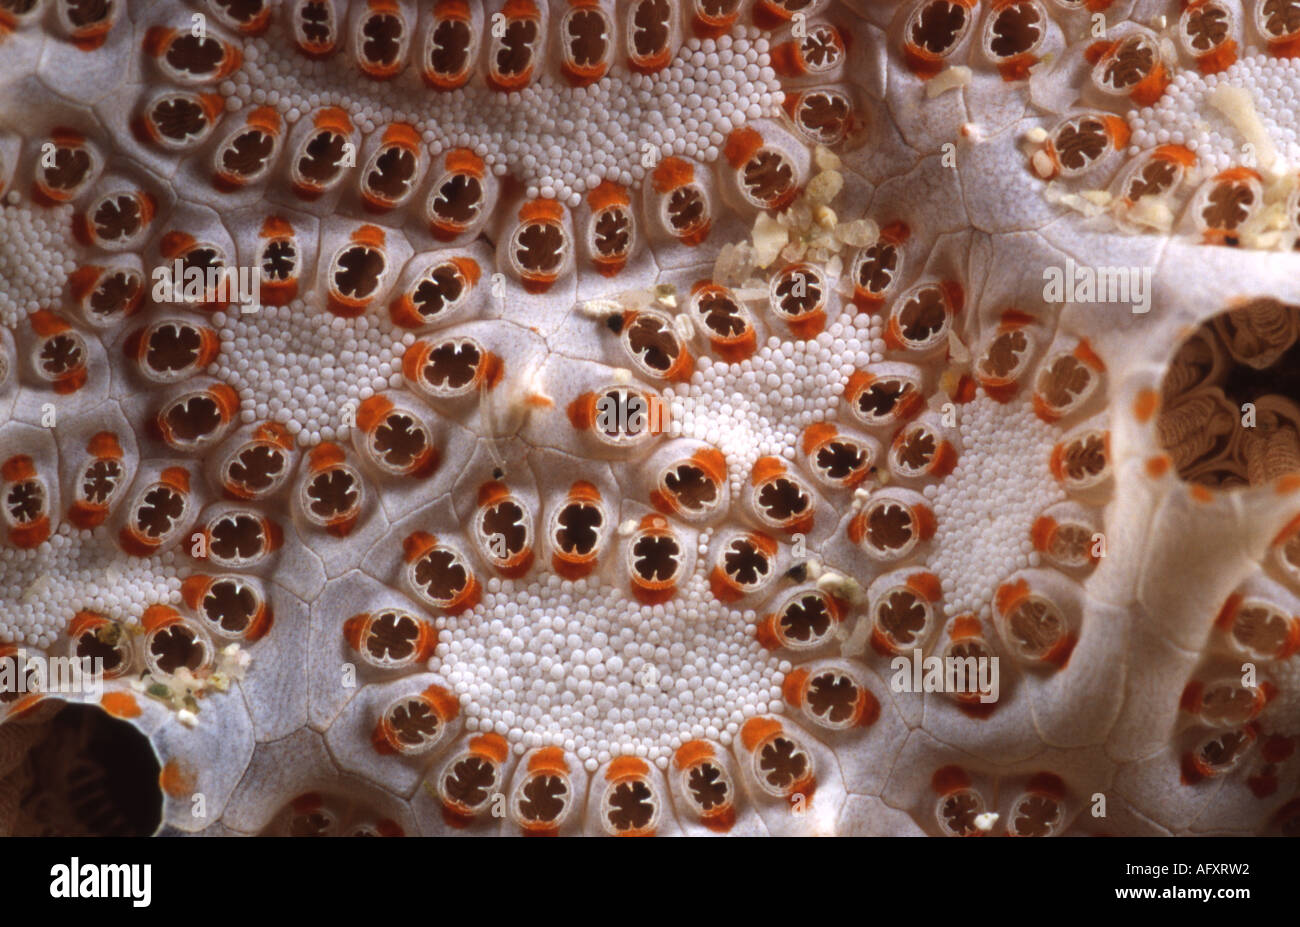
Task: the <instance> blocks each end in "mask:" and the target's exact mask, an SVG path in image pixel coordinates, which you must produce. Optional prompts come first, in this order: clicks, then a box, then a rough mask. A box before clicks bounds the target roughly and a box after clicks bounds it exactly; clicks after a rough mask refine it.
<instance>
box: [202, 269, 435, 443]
mask: <svg viewBox="0 0 1300 927" xmlns="http://www.w3.org/2000/svg"><path fill="white" fill-rule="evenodd" d="M320 302H321V300H319V299H313V298H311V296H310V294H308V298H306V299H295V300H293V301H292V302H291V303H289V304H288V305H287V306H279V307H276V306H263V307H260V308H259V309H258V311H256V312H241V311H240V310H239V309H231V310H229V311H228V312H225V313H217V314H216V315H214V316H213V322H214V324H215V325H216V326H217V328H218V330H219V331H220V333H221V353H220V355H219V356H218V357H217V359H216V360H215V361H214V362H213V363H212V364H211V365H210V366H209V368H208V372H209V373H210V374H212V375H213V376H215V377H218V378H219V379H221V380H222V381H224V382H226V383H229V384H230V385H231V386H233V387H234V388H235V391H236V392H238V393H239V399H240V416H241V418H242V420H243V421H244V422H263V421H267V420H271V421H276V422H280V423H281V424H283V425H284V426H285V428H286V429H288V431H289V433H290V434H292V435H295V436H296V437H297V440H298V443H299V444H302V445H305V446H310V445H315V444H319V443H320V442H321V441H334V440H341V439H344V438H346V437H347V434H348V431H349V425H348V422H349V421H350V420H351V416H350V415H349V414H348V413H346V412H345V409H346V408H347V407H349V406H350V407H351V413H352V414H355V412H356V407H357V406H358V405H359V404H360V403H361V402H362V400H365V399H368V398H370V397H371V396H373V395H374V394H375V393H376V392H379V391H382V390H385V389H388V388H390V387H397V386H400V385H401V383H402V354H403V352H404V351H405V349H406V346H407V345H409V344H412V343H413V342H414V341H415V337H414V336H413V335H411V334H410V333H409V332H407V333H403V332H401V331H400V330H397V329H395V327H394V326H393V324H392V322H391V321H390V320H389V319H388V317H387V315H386V314H384V313H382V312H376V313H367V314H365V315H362V316H360V317H359V318H356V319H343V318H340V317H338V316H334V315H331V314H330V313H329V312H326V311H325V310H324V309H322V308H321V306H320Z"/></svg>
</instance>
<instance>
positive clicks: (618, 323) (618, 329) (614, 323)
mask: <svg viewBox="0 0 1300 927" xmlns="http://www.w3.org/2000/svg"><path fill="white" fill-rule="evenodd" d="M605 327H606V328H608V329H609V330H610V331H612V332H613V333H614V334H616V335H618V334H621V333H622V331H623V317H622V316H621V315H607V316H605Z"/></svg>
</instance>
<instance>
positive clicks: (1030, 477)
mask: <svg viewBox="0 0 1300 927" xmlns="http://www.w3.org/2000/svg"><path fill="white" fill-rule="evenodd" d="M959 408H960V411H959V412H958V416H959V418H958V428H959V430H960V433H961V447H960V449H959V451H958V456H957V466H956V468H955V469H954V470H953V471H952V473H950V474H949V475H948V477H947V478H946V479H944V480H943V482H941V483H939V484H938V485H937V486H929V487H926V489H925V495H926V496H927V497H929V498H930V500H931V502H932V503H933V505H934V514H935V518H936V519H937V521H938V528H937V529H936V531H935V536H934V540H933V542H932V551H933V552H932V553H931V554H930V557H929V561H928V566H929V568H930V570H931V572H933V573H934V574H935V575H936V576H938V577H939V580H940V582H941V584H942V585H943V592H944V612H945V614H947V615H950V616H951V615H961V614H965V613H967V612H970V613H974V614H976V615H982V614H985V613H986V612H987V610H988V608H989V603H990V601H992V598H993V593H994V591H995V590H996V589H997V586H998V584H999V583H1001V582H1002V581H1003V580H1005V579H1006V578H1007V577H1008V576H1010V575H1011V574H1012V573H1014V572H1015V571H1016V570H1020V569H1023V568H1025V567H1027V566H1031V565H1037V563H1038V554H1037V552H1035V551H1034V549H1033V544H1032V543H1031V541H1030V536H1029V532H1030V528H1031V527H1032V526H1033V524H1034V520H1035V519H1036V518H1037V517H1038V516H1039V515H1040V514H1041V513H1042V512H1043V510H1044V509H1046V508H1047V507H1048V506H1050V505H1053V504H1055V503H1056V502H1059V501H1061V500H1062V499H1064V498H1065V493H1064V492H1063V491H1062V490H1061V488H1060V486H1059V484H1058V483H1057V482H1056V480H1055V479H1054V478H1053V477H1052V473H1051V470H1050V469H1048V462H1049V459H1050V456H1051V453H1052V445H1053V444H1054V443H1055V441H1056V440H1057V439H1058V438H1059V437H1060V434H1059V430H1058V429H1056V428H1054V427H1052V426H1051V425H1048V424H1046V423H1044V422H1042V421H1041V420H1040V419H1039V418H1038V417H1037V416H1036V415H1034V412H1033V408H1032V406H1031V405H1030V403H1029V401H1028V400H1025V399H1017V400H1016V401H1014V402H1011V403H1008V404H1006V405H1003V404H1002V403H999V402H996V401H994V400H992V399H990V398H988V397H987V396H985V395H984V394H983V393H980V394H978V395H977V396H976V398H975V399H974V400H973V401H971V402H969V403H966V404H965V405H963V406H960V407H959Z"/></svg>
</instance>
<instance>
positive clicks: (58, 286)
mask: <svg viewBox="0 0 1300 927" xmlns="http://www.w3.org/2000/svg"><path fill="white" fill-rule="evenodd" d="M0 202H2V204H0V325H4V326H5V327H6V328H16V327H17V326H18V323H19V322H21V321H22V320H23V319H25V318H26V317H27V316H28V315H29V314H30V313H32V312H35V311H36V310H37V309H51V308H58V307H59V305H60V304H61V303H62V301H63V297H64V293H65V292H66V290H67V284H68V276H69V275H70V274H71V273H72V272H73V271H74V270H76V269H77V264H76V261H74V260H73V259H72V254H71V250H72V247H73V246H72V242H71V241H70V240H69V236H68V229H69V228H70V227H71V225H72V207H71V206H57V207H54V208H51V209H44V208H40V207H37V208H35V209H33V208H31V207H30V206H28V205H26V204H25V203H24V202H23V200H22V198H21V197H20V196H19V194H18V191H16V190H10V191H9V193H8V194H7V195H6V196H5V197H4V199H3V201H0Z"/></svg>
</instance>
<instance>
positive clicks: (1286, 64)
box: [1129, 55, 1300, 176]
mask: <svg viewBox="0 0 1300 927" xmlns="http://www.w3.org/2000/svg"><path fill="white" fill-rule="evenodd" d="M1220 86H1230V87H1240V88H1241V89H1243V90H1245V91H1247V92H1248V93H1249V94H1250V96H1251V98H1252V99H1253V100H1254V102H1255V112H1256V114H1257V115H1258V117H1259V122H1260V124H1261V125H1262V126H1263V127H1264V129H1265V131H1266V132H1267V133H1268V137H1269V138H1270V139H1271V140H1272V142H1273V144H1274V146H1276V148H1277V153H1278V154H1279V155H1280V156H1281V158H1282V159H1283V160H1284V161H1285V162H1287V163H1288V164H1290V165H1297V164H1300V61H1297V60H1296V59H1294V58H1272V57H1269V56H1266V55H1250V56H1247V57H1245V58H1242V59H1241V60H1239V61H1237V62H1236V63H1235V64H1233V65H1232V66H1231V67H1229V68H1228V69H1227V70H1225V71H1223V72H1222V73H1220V74H1211V75H1209V76H1208V77H1206V76H1202V75H1201V74H1199V73H1197V72H1196V71H1191V70H1188V71H1180V72H1178V74H1177V75H1175V77H1174V79H1173V81H1172V83H1171V84H1170V85H1169V89H1168V90H1167V91H1166V92H1165V95H1164V96H1163V97H1161V98H1160V100H1159V101H1158V102H1157V103H1156V105H1155V106H1148V107H1145V108H1143V109H1140V110H1138V111H1136V112H1134V113H1132V114H1130V116H1129V122H1130V125H1131V127H1132V130H1133V136H1132V140H1131V147H1130V149H1129V151H1130V153H1131V154H1137V153H1138V152H1140V151H1143V150H1146V149H1150V148H1154V147H1156V146H1157V145H1165V144H1175V145H1186V146H1187V147H1188V148H1189V149H1191V150H1192V151H1194V152H1195V153H1196V159H1197V164H1198V166H1199V167H1200V168H1201V170H1202V171H1203V172H1204V174H1205V175H1206V176H1209V175H1213V174H1216V173H1218V172H1219V171H1222V170H1226V169H1227V168H1229V167H1233V166H1235V165H1243V164H1246V165H1247V166H1250V165H1249V164H1247V161H1248V160H1249V159H1248V158H1247V156H1246V153H1245V152H1244V151H1243V149H1242V143H1243V142H1244V141H1245V140H1244V139H1243V138H1242V136H1241V133H1240V132H1238V131H1237V130H1236V129H1235V128H1234V127H1233V126H1232V124H1231V123H1230V122H1229V121H1228V119H1227V117H1226V116H1225V115H1224V114H1223V113H1221V112H1219V111H1218V110H1217V109H1215V108H1214V107H1213V106H1211V105H1210V103H1209V99H1208V98H1209V97H1210V95H1211V94H1213V93H1214V91H1215V89H1216V88H1217V87H1220ZM1257 154H1262V153H1259V152H1257ZM1274 170H1277V171H1278V172H1279V173H1281V172H1283V165H1281V164H1278V165H1274Z"/></svg>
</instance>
